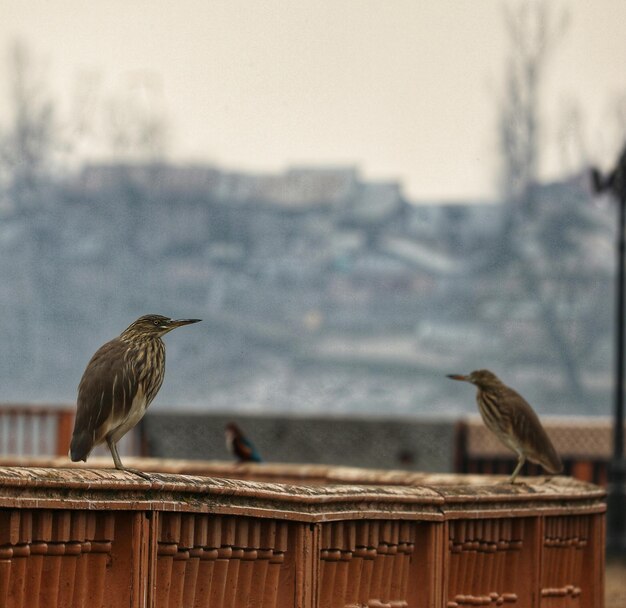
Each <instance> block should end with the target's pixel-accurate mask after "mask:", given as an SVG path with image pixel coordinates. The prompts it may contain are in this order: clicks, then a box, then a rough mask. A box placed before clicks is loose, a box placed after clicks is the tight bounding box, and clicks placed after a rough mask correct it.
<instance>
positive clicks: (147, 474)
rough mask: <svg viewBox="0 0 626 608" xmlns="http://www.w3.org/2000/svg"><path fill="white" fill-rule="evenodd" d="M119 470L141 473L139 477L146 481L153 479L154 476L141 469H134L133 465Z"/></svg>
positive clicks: (135, 473)
mask: <svg viewBox="0 0 626 608" xmlns="http://www.w3.org/2000/svg"><path fill="white" fill-rule="evenodd" d="M118 471H126V472H127V473H132V474H133V475H139V477H142V478H143V479H145V480H146V481H152V477H151V476H150V474H149V473H144V472H143V471H140V470H139V469H133V468H132V467H123V468H121V469H118Z"/></svg>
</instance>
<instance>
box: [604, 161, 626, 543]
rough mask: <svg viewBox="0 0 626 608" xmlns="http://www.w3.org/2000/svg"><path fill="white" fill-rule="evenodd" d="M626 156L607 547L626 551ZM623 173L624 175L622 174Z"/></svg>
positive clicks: (616, 189)
mask: <svg viewBox="0 0 626 608" xmlns="http://www.w3.org/2000/svg"><path fill="white" fill-rule="evenodd" d="M625 160H626V157H625V156H624V155H622V158H621V159H620V162H618V165H617V167H616V169H615V172H614V173H613V183H612V190H613V193H614V194H615V197H616V199H617V201H616V202H617V205H618V223H617V273H616V282H615V290H616V294H615V315H616V318H615V322H616V337H615V339H616V344H615V395H614V399H615V405H614V410H615V411H614V420H613V455H612V459H611V464H610V469H609V488H608V501H607V503H608V504H607V507H608V513H607V516H608V522H607V523H608V530H607V532H608V534H607V549H608V551H609V553H612V554H623V553H626V494H625V492H624V483H625V482H626V460H625V459H624V357H625V346H626V344H625V341H624V324H625V319H624V315H625V313H626V310H625V294H624V289H625V256H626V188H624V183H623V176H624V172H625V170H626V166H624V165H625V164H626V163H625V162H624V161H625ZM620 176H621V178H620Z"/></svg>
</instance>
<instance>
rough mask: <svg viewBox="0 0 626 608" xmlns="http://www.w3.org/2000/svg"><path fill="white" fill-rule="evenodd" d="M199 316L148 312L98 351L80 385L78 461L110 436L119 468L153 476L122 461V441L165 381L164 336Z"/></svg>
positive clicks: (74, 445)
mask: <svg viewBox="0 0 626 608" xmlns="http://www.w3.org/2000/svg"><path fill="white" fill-rule="evenodd" d="M199 321H200V319H178V320H174V319H170V318H168V317H164V316H162V315H144V316H143V317H139V319H137V320H136V321H134V322H133V323H131V324H130V325H129V326H128V327H127V328H126V329H125V330H124V331H123V332H122V333H121V334H120V335H119V336H118V337H117V338H114V339H113V340H111V341H110V342H107V343H106V344H104V345H103V346H101V347H100V348H99V349H98V350H97V351H96V353H95V354H94V355H93V357H92V358H91V360H90V361H89V363H88V364H87V368H86V369H85V372H84V373H83V376H82V378H81V381H80V384H79V386H78V400H77V407H76V420H75V422H74V432H73V434H72V442H71V445H70V458H71V459H72V461H74V462H76V461H79V460H84V461H85V462H86V461H87V458H88V457H89V454H90V453H91V451H92V450H93V449H94V448H95V447H96V446H97V445H99V444H101V443H104V442H106V443H107V445H108V447H109V450H110V451H111V456H112V457H113V462H114V463H115V468H116V469H121V470H126V471H131V472H133V473H136V474H138V475H141V476H142V477H147V476H146V475H144V474H143V473H141V472H140V471H137V470H135V469H130V468H128V467H124V465H122V461H121V460H120V457H119V454H118V452H117V442H118V441H119V440H120V439H121V438H122V437H123V436H124V435H125V434H126V433H127V432H128V431H130V430H131V429H132V428H133V427H134V426H135V425H136V424H137V423H138V422H139V421H140V420H141V418H142V417H143V415H144V414H145V412H146V410H147V409H148V406H149V405H150V403H151V402H152V400H153V399H154V398H155V397H156V394H157V393H158V392H159V389H160V388H161V385H162V384H163V378H164V375H165V345H164V344H163V341H162V340H161V337H162V336H164V335H165V334H166V333H168V332H170V331H172V330H173V329H175V328H177V327H181V326H183V325H189V324H191V323H197V322H199Z"/></svg>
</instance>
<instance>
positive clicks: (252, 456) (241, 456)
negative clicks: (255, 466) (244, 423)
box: [224, 422, 262, 462]
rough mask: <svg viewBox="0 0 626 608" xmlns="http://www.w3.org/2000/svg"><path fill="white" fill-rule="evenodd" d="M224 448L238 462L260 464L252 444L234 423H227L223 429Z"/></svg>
mask: <svg viewBox="0 0 626 608" xmlns="http://www.w3.org/2000/svg"><path fill="white" fill-rule="evenodd" d="M224 433H225V436H226V448H227V449H228V451H229V452H230V453H231V454H232V455H233V456H235V458H237V461H238V462H262V459H261V455H260V454H259V453H258V451H257V449H256V448H255V447H254V444H253V443H252V442H251V441H250V440H249V439H248V438H247V437H246V436H245V435H244V434H243V431H242V430H241V429H240V428H239V427H238V426H237V425H236V424H235V423H234V422H229V423H228V424H227V425H226V428H225V429H224Z"/></svg>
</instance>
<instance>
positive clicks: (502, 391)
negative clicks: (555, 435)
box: [448, 369, 563, 483]
mask: <svg viewBox="0 0 626 608" xmlns="http://www.w3.org/2000/svg"><path fill="white" fill-rule="evenodd" d="M448 378H452V379H453V380H464V381H465V382H471V383H472V384H475V385H476V387H477V388H478V392H477V393H476V402H477V403H478V411H479V412H480V415H481V416H482V419H483V421H484V422H485V424H486V425H487V428H488V429H489V430H490V431H491V432H492V433H494V434H495V435H496V437H497V438H498V439H499V440H500V441H501V442H502V443H503V444H504V445H505V446H506V447H507V448H509V449H510V450H513V451H514V452H515V453H516V454H517V466H516V467H515V470H514V471H513V474H512V475H511V477H510V479H509V483H515V478H516V477H517V474H518V473H519V472H520V470H521V468H522V467H523V466H524V463H525V462H526V459H527V458H528V460H530V461H531V462H534V463H536V464H540V465H541V466H542V467H543V468H544V469H545V470H546V471H548V473H552V474H556V473H560V472H561V471H562V470H563V464H562V462H561V459H560V458H559V455H558V454H557V453H556V450H555V449H554V446H553V445H552V442H551V441H550V438H549V437H548V434H547V433H546V431H545V429H544V428H543V427H542V426H541V422H539V417H538V416H537V414H536V413H535V411H534V410H533V408H532V407H530V405H529V404H528V402H527V401H526V400H525V399H524V398H523V397H522V396H521V395H520V394H518V393H516V392H515V391H514V390H513V389H512V388H509V387H508V386H507V385H506V384H504V382H502V381H501V380H500V379H499V378H498V377H497V376H496V375H495V374H493V373H492V372H490V371H489V370H486V369H481V370H478V371H475V372H472V373H471V374H470V375H469V376H461V375H458V374H453V375H450V376H448Z"/></svg>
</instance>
